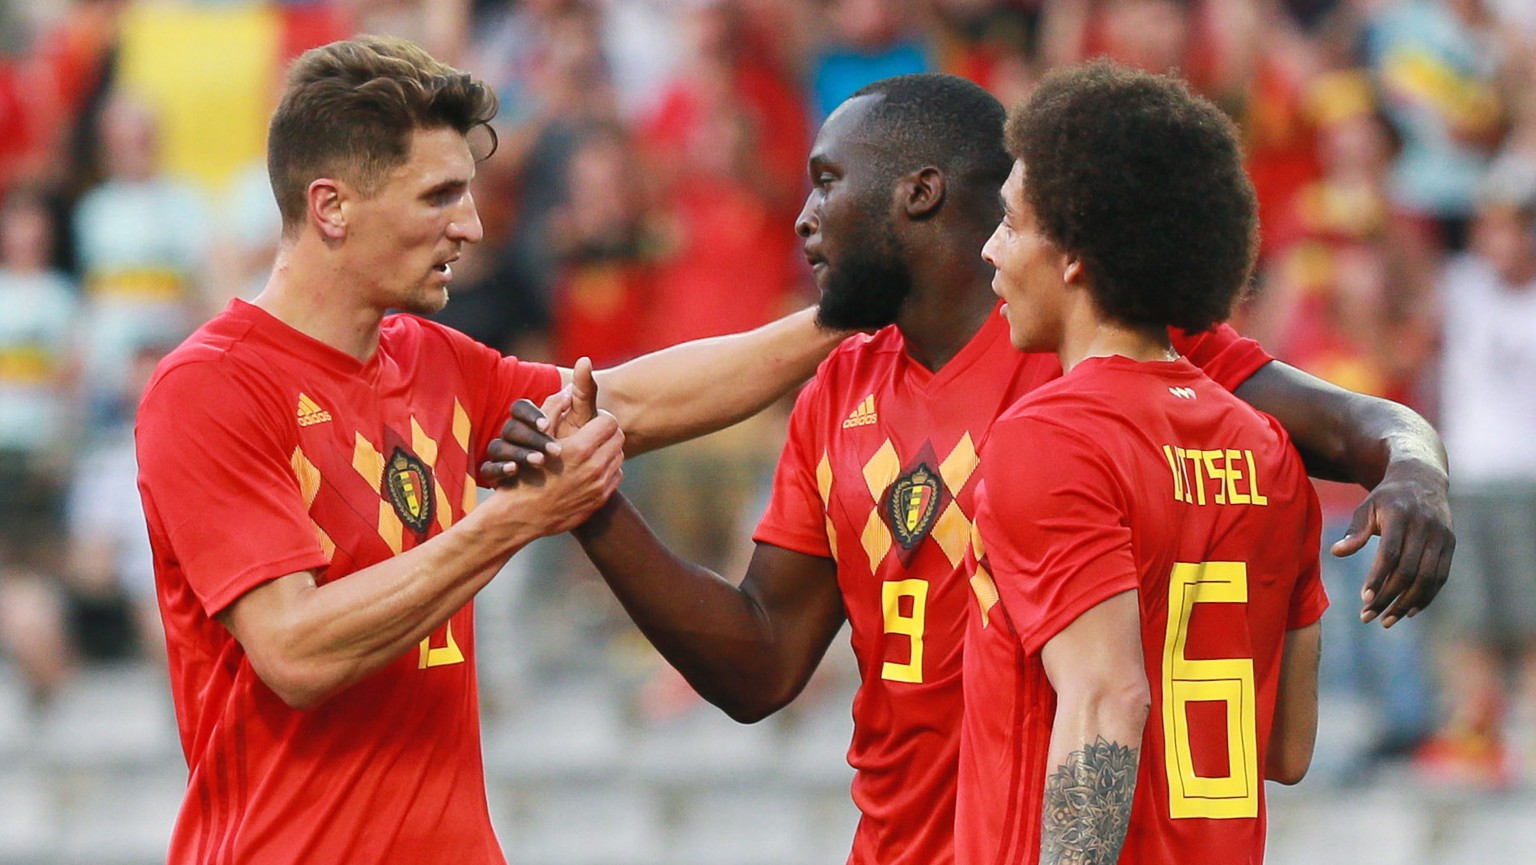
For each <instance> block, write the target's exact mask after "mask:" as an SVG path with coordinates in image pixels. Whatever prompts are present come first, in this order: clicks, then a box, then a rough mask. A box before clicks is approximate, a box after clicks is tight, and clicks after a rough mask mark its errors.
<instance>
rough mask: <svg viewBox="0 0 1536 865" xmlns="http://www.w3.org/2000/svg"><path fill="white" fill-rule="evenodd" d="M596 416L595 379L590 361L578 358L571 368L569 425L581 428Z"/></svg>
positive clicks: (586, 358)
mask: <svg viewBox="0 0 1536 865" xmlns="http://www.w3.org/2000/svg"><path fill="white" fill-rule="evenodd" d="M596 415H597V378H596V377H595V376H594V375H593V372H592V359H591V358H588V357H583V358H580V359H579V360H577V361H576V365H575V366H573V367H572V368H571V416H570V420H571V423H573V424H575V425H576V426H581V425H583V424H585V423H586V422H587V421H589V420H591V419H592V418H593V417H594V416H596Z"/></svg>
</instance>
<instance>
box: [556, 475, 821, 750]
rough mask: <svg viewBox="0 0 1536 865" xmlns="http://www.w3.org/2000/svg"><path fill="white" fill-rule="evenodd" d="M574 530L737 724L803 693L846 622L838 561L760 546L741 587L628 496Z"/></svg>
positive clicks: (670, 652) (658, 640)
mask: <svg viewBox="0 0 1536 865" xmlns="http://www.w3.org/2000/svg"><path fill="white" fill-rule="evenodd" d="M574 534H575V536H576V538H577V539H578V540H579V541H581V545H582V548H583V549H585V550H586V552H587V555H588V556H589V557H590V558H591V559H592V562H593V563H594V564H595V565H597V569H598V571H600V572H601V573H602V575H603V579H605V580H607V582H608V585H609V586H610V587H611V588H612V589H613V593H614V595H616V596H617V597H618V599H619V602H620V603H622V604H623V605H624V609H625V610H626V611H627V612H628V613H629V615H630V617H631V618H633V619H634V621H635V624H636V625H638V626H639V628H640V630H641V632H642V633H644V634H645V636H646V638H647V639H649V640H650V641H651V644H652V645H654V646H655V647H656V649H657V651H659V652H660V653H661V655H662V657H664V658H666V659H667V661H668V663H670V664H672V666H674V667H676V668H677V669H678V671H679V672H681V673H682V674H683V677H684V678H686V679H687V680H688V683H689V684H690V685H692V686H693V687H694V689H695V690H697V691H698V692H699V694H700V695H702V696H703V697H704V698H705V699H706V700H709V701H710V702H711V703H714V704H715V705H716V706H719V707H720V708H721V709H723V710H724V711H725V713H726V714H727V715H730V716H731V717H732V718H734V719H736V720H737V721H741V722H743V723H752V722H754V721H758V720H761V719H762V718H765V717H767V716H768V715H770V714H772V713H773V712H775V711H777V710H778V709H780V708H781V707H783V706H784V705H785V704H787V703H788V702H789V701H790V700H793V699H794V698H795V696H796V695H797V694H799V693H800V690H801V689H802V688H804V687H805V683H806V681H807V680H809V679H810V676H811V673H812V672H814V671H815V669H816V665H817V664H818V663H820V661H821V658H822V656H823V655H825V654H826V651H827V646H828V645H830V644H831V642H832V638H833V637H834V636H836V635H837V631H838V628H840V627H841V626H842V623H843V617H844V613H843V601H842V594H841V592H840V590H839V588H838V584H837V571H836V566H835V565H834V563H833V562H832V560H831V559H826V558H821V557H818V556H809V555H805V554H803V553H796V552H792V551H790V550H786V549H783V548H781V547H776V546H772V545H770V544H759V545H758V547H757V552H756V553H755V554H753V556H752V562H751V564H750V565H749V566H748V567H747V574H746V578H745V579H744V580H742V583H741V585H740V586H735V585H732V584H731V583H730V582H728V581H727V580H725V579H723V578H722V577H720V576H719V575H717V574H715V573H713V572H712V571H710V570H708V569H706V568H703V567H700V566H698V565H695V564H693V563H691V562H687V561H684V560H682V559H680V558H678V557H677V556H676V555H674V554H673V553H672V551H671V550H668V549H667V548H666V546H664V545H663V544H662V543H661V542H660V541H659V540H657V539H656V537H655V536H654V535H653V534H652V533H651V530H650V528H649V527H647V526H646V524H645V521H644V520H643V519H641V517H640V515H639V513H638V512H636V511H635V509H634V508H633V507H632V506H631V505H630V504H629V502H627V501H625V500H624V498H623V496H622V495H614V496H613V498H611V499H610V500H609V501H608V503H607V504H606V505H604V506H603V507H602V508H600V509H599V510H598V511H597V513H595V514H593V516H592V518H591V519H590V520H588V521H587V522H586V523H585V524H583V525H582V526H580V527H579V528H577V529H576V530H575V532H574Z"/></svg>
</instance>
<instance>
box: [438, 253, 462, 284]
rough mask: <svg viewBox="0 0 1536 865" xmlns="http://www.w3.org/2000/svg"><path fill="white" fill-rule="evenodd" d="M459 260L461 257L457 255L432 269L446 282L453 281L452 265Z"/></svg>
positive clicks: (440, 262)
mask: <svg viewBox="0 0 1536 865" xmlns="http://www.w3.org/2000/svg"><path fill="white" fill-rule="evenodd" d="M458 260H459V257H458V256H457V255H455V256H454V257H452V258H448V259H444V260H442V261H439V262H438V263H437V264H434V265H432V269H433V270H434V271H436V272H437V273H439V274H442V277H443V279H444V281H449V280H452V279H453V268H452V267H451V265H452V263H453V262H455V261H458Z"/></svg>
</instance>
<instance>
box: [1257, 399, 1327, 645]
mask: <svg viewBox="0 0 1536 865" xmlns="http://www.w3.org/2000/svg"><path fill="white" fill-rule="evenodd" d="M1271 423H1273V424H1274V425H1275V426H1276V427H1278V426H1279V424H1278V423H1275V422H1273V421H1271ZM1295 459H1296V463H1297V466H1298V468H1297V471H1298V473H1299V472H1300V471H1301V469H1300V468H1299V466H1300V462H1301V460H1300V458H1299V457H1297V458H1295ZM1302 484H1303V489H1304V491H1305V495H1306V498H1307V528H1306V530H1305V531H1304V532H1303V533H1302V536H1301V537H1302V538H1303V541H1302V549H1301V550H1300V551H1299V554H1300V556H1301V574H1300V575H1299V576H1298V577H1297V579H1296V586H1295V588H1294V589H1292V590H1291V608H1290V612H1289V614H1288V615H1287V616H1286V622H1285V629H1286V630H1287V631H1294V630H1296V629H1297V628H1305V627H1306V626H1308V625H1310V624H1312V623H1313V622H1316V621H1317V620H1318V619H1321V618H1322V617H1323V611H1324V610H1327V609H1328V593H1327V592H1326V591H1325V590H1324V588H1323V577H1322V533H1323V517H1322V508H1321V507H1320V506H1319V504H1318V501H1317V492H1316V491H1315V490H1314V489H1313V487H1312V484H1311V483H1310V482H1308V481H1307V480H1305V479H1303V480H1302Z"/></svg>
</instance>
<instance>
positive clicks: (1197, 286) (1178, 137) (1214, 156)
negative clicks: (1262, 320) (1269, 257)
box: [1007, 61, 1258, 331]
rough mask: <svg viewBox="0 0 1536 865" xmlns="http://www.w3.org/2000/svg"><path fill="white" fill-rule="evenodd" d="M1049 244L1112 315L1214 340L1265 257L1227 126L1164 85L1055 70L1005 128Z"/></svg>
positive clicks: (1195, 100) (1094, 67)
mask: <svg viewBox="0 0 1536 865" xmlns="http://www.w3.org/2000/svg"><path fill="white" fill-rule="evenodd" d="M1007 146H1008V150H1009V152H1010V153H1012V154H1013V156H1014V157H1015V158H1017V159H1020V160H1022V161H1023V163H1024V171H1025V193H1026V196H1027V198H1028V201H1029V205H1030V206H1031V207H1032V208H1033V209H1034V211H1035V216H1036V219H1037V222H1038V224H1039V226H1040V230H1041V232H1042V233H1043V234H1044V235H1045V236H1046V237H1047V238H1049V239H1050V240H1051V241H1052V242H1053V243H1055V244H1056V245H1057V246H1059V247H1061V248H1062V250H1063V251H1065V252H1067V253H1069V254H1073V255H1076V256H1077V257H1078V258H1079V259H1080V260H1081V261H1082V263H1083V265H1084V267H1085V268H1086V269H1087V271H1088V275H1089V276H1090V278H1091V281H1092V285H1093V292H1094V300H1095V301H1096V302H1097V303H1098V304H1099V307H1100V309H1101V310H1102V311H1103V312H1104V314H1106V315H1108V316H1110V317H1111V318H1114V319H1117V320H1119V321H1123V322H1126V323H1130V324H1162V325H1174V326H1177V327H1181V328H1184V329H1186V330H1192V331H1200V330H1206V329H1208V328H1209V327H1211V325H1213V324H1215V323H1217V322H1220V321H1224V320H1225V319H1226V318H1227V316H1228V315H1230V314H1231V311H1232V304H1233V302H1234V301H1235V300H1236V299H1237V297H1238V296H1239V295H1240V294H1241V293H1242V292H1243V291H1244V289H1245V288H1246V286H1247V284H1248V280H1249V277H1250V275H1251V273H1252V271H1253V265H1254V257H1255V255H1256V252H1257V249H1258V204H1257V199H1256V197H1255V195H1254V191H1253V184H1252V183H1251V182H1250V181H1249V179H1248V175H1247V174H1246V173H1245V171H1244V170H1243V154H1242V148H1241V146H1240V145H1239V144H1238V138H1237V129H1236V127H1235V126H1234V125H1233V124H1232V121H1231V120H1230V119H1228V117H1227V116H1226V115H1225V114H1223V113H1222V112H1221V110H1220V109H1218V108H1217V107H1216V106H1215V105H1213V104H1211V102H1210V101H1208V100H1206V99H1203V98H1201V97H1199V96H1196V95H1194V94H1192V93H1190V91H1189V89H1188V87H1187V86H1185V84H1184V83H1183V82H1181V81H1179V80H1177V79H1175V78H1172V77H1170V76H1166V75H1151V74H1147V73H1145V72H1139V71H1135V70H1131V69H1127V68H1125V67H1122V66H1117V65H1115V64H1112V63H1109V62H1106V61H1096V62H1093V63H1089V64H1085V65H1082V66H1076V67H1070V68H1064V69H1058V70H1053V71H1052V72H1050V73H1049V74H1047V75H1046V76H1045V78H1044V79H1043V80H1042V81H1041V82H1040V86H1039V87H1038V88H1037V89H1036V90H1035V91H1034V93H1033V94H1031V95H1030V97H1029V99H1028V100H1027V101H1025V103H1024V104H1023V105H1022V106H1020V107H1019V108H1018V109H1017V110H1016V111H1015V112H1014V114H1013V116H1012V117H1010V118H1009V120H1008V127H1007Z"/></svg>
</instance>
